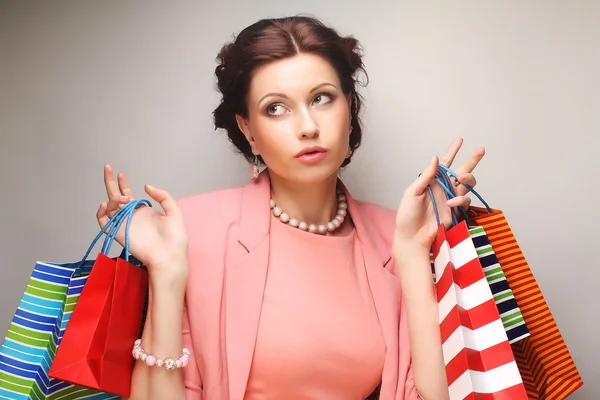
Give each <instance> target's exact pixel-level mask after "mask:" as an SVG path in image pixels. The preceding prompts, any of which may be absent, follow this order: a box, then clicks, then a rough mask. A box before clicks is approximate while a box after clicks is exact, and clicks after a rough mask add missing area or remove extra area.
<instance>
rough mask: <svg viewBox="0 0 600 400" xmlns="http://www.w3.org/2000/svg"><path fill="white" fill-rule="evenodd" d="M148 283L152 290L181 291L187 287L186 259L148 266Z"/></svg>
mask: <svg viewBox="0 0 600 400" xmlns="http://www.w3.org/2000/svg"><path fill="white" fill-rule="evenodd" d="M148 271H149V273H148V281H149V285H150V289H153V290H159V291H162V290H169V291H172V290H183V291H185V286H186V285H187V278H188V264H187V259H180V260H173V261H172V262H168V263H166V262H165V263H159V264H156V265H150V266H148Z"/></svg>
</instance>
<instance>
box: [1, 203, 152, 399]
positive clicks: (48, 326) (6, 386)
mask: <svg viewBox="0 0 600 400" xmlns="http://www.w3.org/2000/svg"><path fill="white" fill-rule="evenodd" d="M137 203H145V201H141V200H139V201H136V204H137ZM147 205H149V203H147ZM121 218H122V215H119V213H117V214H116V215H115V216H114V217H113V219H112V220H111V221H110V222H109V223H108V224H107V225H106V226H105V227H104V229H103V230H102V231H101V232H100V233H99V234H98V235H97V236H96V238H95V239H94V240H93V242H92V244H91V245H90V247H89V248H88V250H87V252H86V254H85V256H84V257H83V260H82V261H79V262H74V263H64V264H58V263H52V262H38V263H36V265H35V267H34V268H33V272H32V274H31V277H30V278H29V281H28V282H27V286H26V288H25V293H23V296H22V297H21V301H20V302H19V305H18V306H17V310H16V312H15V314H14V316H13V318H12V321H11V324H10V326H9V329H8V332H7V334H6V337H5V338H4V341H3V342H2V346H1V347H0V399H10V400H29V399H40V400H44V399H49V400H71V399H82V398H85V399H91V400H105V399H115V400H116V399H119V396H117V395H114V394H108V393H103V392H100V391H97V390H93V389H89V388H85V387H80V386H76V385H72V384H70V383H67V382H64V381H61V380H58V379H54V378H51V377H49V376H48V372H49V370H50V366H51V365H52V361H53V360H54V357H55V355H56V352H57V349H58V347H59V345H60V342H61V340H62V337H63V334H64V332H65V329H66V328H67V324H68V323H69V319H70V317H71V314H72V313H73V310H74V308H75V305H76V303H77V300H78V299H79V296H80V294H81V291H82V289H83V287H84V285H85V284H86V282H87V279H88V277H89V275H90V272H91V270H92V266H93V265H94V263H95V260H88V256H89V255H90V253H91V251H92V249H93V248H94V247H95V245H96V243H97V242H98V240H99V239H100V238H101V237H102V235H104V234H105V233H107V232H108V230H109V229H110V230H111V231H112V230H114V229H115V228H116V230H118V229H119V226H120V224H121V223H122V219H121ZM120 219H121V220H120ZM113 241H114V234H112V235H111V234H108V235H107V237H106V239H105V241H104V245H103V247H102V251H101V252H100V254H104V255H108V253H109V251H110V247H111V245H112V242H113Z"/></svg>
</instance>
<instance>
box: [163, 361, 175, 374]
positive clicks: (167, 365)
mask: <svg viewBox="0 0 600 400" xmlns="http://www.w3.org/2000/svg"><path fill="white" fill-rule="evenodd" d="M175 364H176V363H175V360H173V359H172V358H167V359H166V360H165V369H166V370H167V371H173V370H174V369H175V366H176V365H175Z"/></svg>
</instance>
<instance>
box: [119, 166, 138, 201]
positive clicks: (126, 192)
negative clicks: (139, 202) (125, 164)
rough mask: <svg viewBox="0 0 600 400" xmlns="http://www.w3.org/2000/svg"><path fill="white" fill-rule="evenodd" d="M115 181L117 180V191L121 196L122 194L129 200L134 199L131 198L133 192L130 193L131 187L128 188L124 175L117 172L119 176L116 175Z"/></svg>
mask: <svg viewBox="0 0 600 400" xmlns="http://www.w3.org/2000/svg"><path fill="white" fill-rule="evenodd" d="M117 179H118V183H119V190H120V191H121V194H123V196H127V197H129V198H130V199H135V197H133V192H132V191H131V187H130V186H129V181H127V177H126V176H125V174H124V173H122V172H119V174H118V175H117Z"/></svg>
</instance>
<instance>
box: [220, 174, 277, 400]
mask: <svg viewBox="0 0 600 400" xmlns="http://www.w3.org/2000/svg"><path fill="white" fill-rule="evenodd" d="M269 199H270V184H269V176H268V173H267V172H263V173H262V174H261V175H260V176H259V178H258V179H257V180H254V181H252V182H250V183H249V184H248V185H247V186H245V187H244V189H243V194H242V203H241V214H240V225H239V236H238V245H237V246H238V248H237V249H235V251H232V252H231V255H230V256H229V258H230V259H232V260H231V261H230V262H228V263H227V266H226V274H227V278H226V288H225V340H226V346H227V349H226V352H227V369H228V377H229V398H230V399H232V400H241V399H243V398H244V394H245V391H246V384H247V381H248V376H249V374H250V367H251V364H252V357H253V354H254V345H255V343H256V335H257V332H258V323H259V320H260V311H261V308H262V299H263V294H264V289H265V282H266V276H267V266H268V262H269V236H268V233H269V223H270V207H269Z"/></svg>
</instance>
